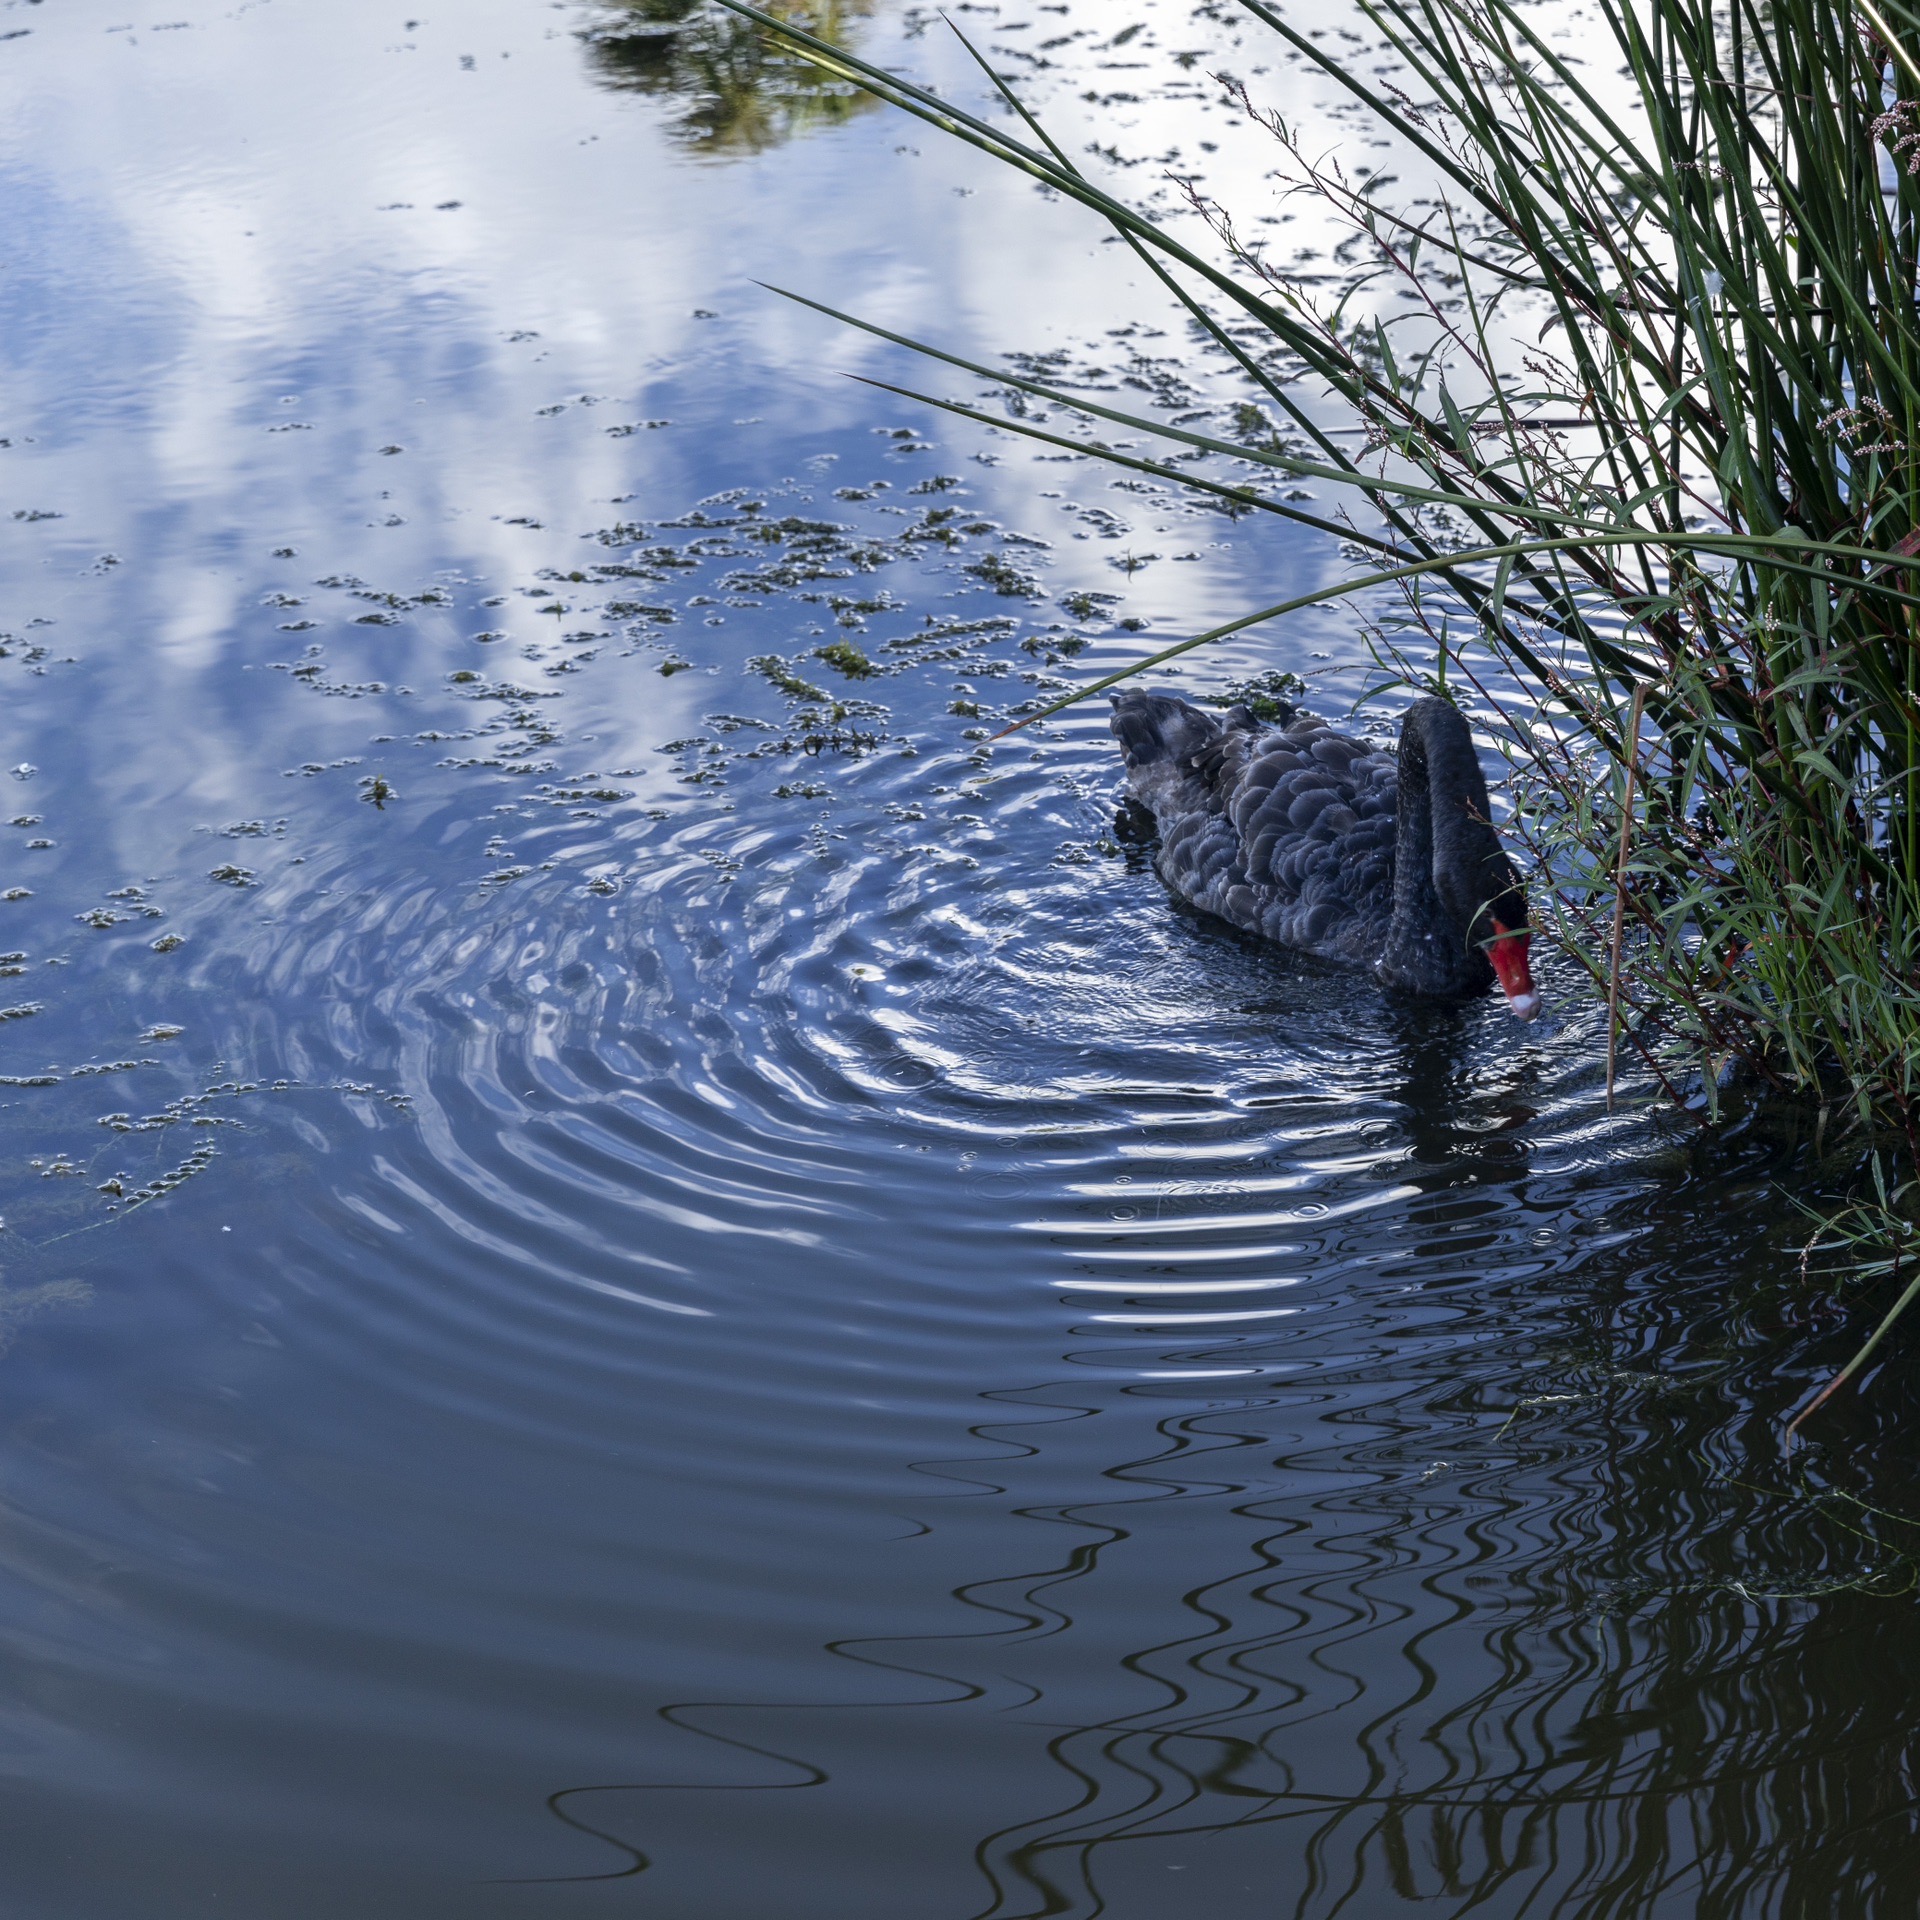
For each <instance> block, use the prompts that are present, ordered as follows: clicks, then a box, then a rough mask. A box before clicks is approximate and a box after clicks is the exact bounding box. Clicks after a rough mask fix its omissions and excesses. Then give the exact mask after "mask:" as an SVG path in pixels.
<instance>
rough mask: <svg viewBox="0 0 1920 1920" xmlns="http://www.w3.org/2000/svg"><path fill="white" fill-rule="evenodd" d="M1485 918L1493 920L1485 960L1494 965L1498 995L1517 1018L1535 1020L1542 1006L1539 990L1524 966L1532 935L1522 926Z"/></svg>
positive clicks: (1531, 973) (1530, 970)
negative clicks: (1504, 1000) (1505, 998)
mask: <svg viewBox="0 0 1920 1920" xmlns="http://www.w3.org/2000/svg"><path fill="white" fill-rule="evenodd" d="M1487 917H1488V918H1489V919H1490V920H1493V938H1492V939H1491V940H1489V941H1487V942H1486V950H1487V958H1488V959H1489V960H1490V961H1491V962H1492V963H1493V972H1494V977H1495V978H1496V979H1497V980H1498V981H1499V982H1500V991H1501V992H1502V993H1504V994H1505V995H1506V996H1507V1005H1508V1006H1509V1007H1510V1008H1511V1009H1512V1010H1513V1012H1514V1014H1515V1016H1516V1017H1517V1018H1519V1019H1521V1020H1533V1019H1537V1018H1538V1017H1539V1013H1540V1008H1541V1005H1542V1002H1541V999H1540V990H1539V989H1538V988H1537V987H1536V986H1535V985H1534V984H1533V969H1532V968H1531V967H1529V966H1528V965H1527V947H1528V945H1529V944H1530V943H1531V941H1532V939H1533V934H1532V931H1531V930H1530V929H1529V928H1527V927H1524V926H1519V927H1509V926H1505V925H1503V924H1502V923H1501V922H1500V921H1499V920H1498V919H1496V918H1494V916H1493V915H1491V914H1489V915H1488V916H1487Z"/></svg>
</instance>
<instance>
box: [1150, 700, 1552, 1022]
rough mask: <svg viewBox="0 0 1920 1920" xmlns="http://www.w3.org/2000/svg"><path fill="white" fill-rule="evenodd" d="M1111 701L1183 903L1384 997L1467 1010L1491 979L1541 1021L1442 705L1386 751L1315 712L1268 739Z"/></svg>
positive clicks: (1454, 729)
mask: <svg viewBox="0 0 1920 1920" xmlns="http://www.w3.org/2000/svg"><path fill="white" fill-rule="evenodd" d="M1112 699H1113V722H1112V725H1113V732H1114V737H1115V738H1116V739H1117V740H1118V741H1119V742H1120V752H1121V755H1122V757H1123V758H1124V759H1125V760H1126V763H1127V780H1128V784H1129V786H1130V787H1131V788H1132V791H1133V794H1134V797H1135V799H1136V800H1138V801H1139V803H1140V804H1141V805H1142V806H1144V807H1145V808H1146V809H1147V810H1148V812H1150V813H1151V814H1152V815H1153V818H1154V821H1155V823H1156V825H1157V826H1158V828H1159V831H1160V854H1159V867H1160V873H1161V876H1162V877H1163V878H1164V879H1165V881H1166V883H1167V885H1168V886H1169V887H1171V888H1172V889H1173V891H1174V892H1175V893H1177V894H1179V895H1180V896H1181V898H1183V899H1185V900H1188V901H1190V902H1191V903H1192V904H1193V905H1194V906H1196V907H1201V908H1204V909H1205V910H1206V911H1207V912H1208V913H1214V914H1218V915H1219V917H1220V918H1221V919H1222V920H1226V921H1230V922H1231V923H1232V924H1233V925H1234V926H1236V927H1242V928H1244V929H1246V931H1248V932H1249V933H1256V934H1259V935H1261V936H1262V937H1263V938H1265V939H1268V940H1272V941H1274V942H1276V943H1277V944H1278V945H1280V946H1283V947H1294V948H1297V949H1298V950H1299V951H1300V952H1302V953H1310V954H1313V955H1315V956H1317V957H1318V958H1319V959H1322V960H1331V961H1333V962H1334V963H1336V964H1337V965H1340V966H1348V967H1364V968H1365V969H1366V970H1367V971H1368V972H1369V973H1371V974H1372V975H1373V977H1374V978H1375V979H1376V980H1378V981H1379V982H1380V983H1381V984H1382V985H1383V986H1388V987H1398V988H1401V989H1402V990H1404V991H1406V992H1409V993H1418V994H1425V995H1427V996H1429V997H1431V998H1435V999H1444V1000H1458V999H1465V998H1466V997H1467V996H1469V995H1471V994H1479V993H1484V992H1485V991H1486V990H1487V989H1488V988H1489V987H1490V986H1492V985H1493V983H1494V980H1495V979H1496V977H1497V978H1498V980H1499V983H1500V985H1501V987H1502V988H1503V989H1504V990H1505V992H1506V996H1507V1004H1508V1005H1509V1006H1510V1007H1511V1008H1512V1009H1513V1011H1514V1012H1515V1013H1516V1014H1518V1015H1519V1016H1520V1018H1521V1019H1522V1020H1531V1019H1532V1018H1533V1017H1534V1016H1535V1015H1536V1014H1537V1013H1538V1012H1539V1011H1540V996H1539V994H1538V993H1537V992H1535V990H1534V985H1533V976H1532V974H1531V973H1530V972H1529V970H1528V967H1527V943H1528V941H1529V940H1530V939H1531V937H1532V936H1531V934H1530V933H1529V932H1528V930H1527V901H1526V896H1525V895H1524V894H1523V893H1522V892H1521V891H1520V883H1519V882H1518V881H1517V880H1516V879H1515V878H1514V873H1513V869H1512V867H1510V866H1509V865H1508V864H1507V857H1506V855H1505V854H1504V853H1503V852H1501V850H1500V840H1499V836H1498V835H1497V834H1496V833H1495V832H1494V830H1493V827H1492V825H1491V824H1490V810H1489V808H1488V805H1487V784H1486V781H1485V780H1484V779H1482V778H1481V774H1480V761H1479V757H1478V755H1477V754H1476V753H1475V752H1474V748H1473V739H1472V736H1471V735H1470V734H1469V733H1468V731H1467V723H1466V721H1465V720H1464V719H1462V718H1461V716H1460V714H1459V713H1458V712H1457V711H1456V710H1455V709H1454V708H1453V707H1450V706H1449V705H1448V704H1447V703H1446V702H1445V701H1444V700H1433V699H1425V700H1416V701H1415V702H1414V703H1413V705H1412V706H1411V707H1409V708H1408V709H1407V716H1406V718H1405V720H1404V721H1402V722H1401V726H1400V751H1399V752H1398V753H1397V754H1394V753H1386V752H1383V751H1382V750H1381V749H1380V748H1378V747H1375V746H1369V745H1368V744H1367V742H1365V741H1364V740H1355V739H1352V738H1350V737H1349V736H1348V735H1346V734H1343V733H1336V732H1335V731H1334V730H1333V728H1332V727H1330V726H1328V725H1327V723H1326V722H1325V721H1324V720H1320V719H1317V718H1315V717H1314V716H1313V715H1311V714H1299V715H1297V716H1295V717H1293V718H1291V719H1289V720H1288V721H1287V723H1286V724H1285V725H1282V726H1278V727H1267V726H1263V725H1262V724H1261V723H1260V722H1259V721H1258V720H1256V719H1255V718H1254V717H1253V715H1252V714H1251V713H1249V712H1248V711H1247V709H1246V708H1245V707H1234V708H1231V709H1230V710H1229V711H1228V712H1226V713H1224V714H1211V713H1205V712H1202V711H1201V709H1200V708H1198V707H1195V706H1190V705H1189V704H1188V703H1187V702H1186V701H1184V700H1179V699H1175V698H1174V697H1173V696H1172V695H1171V694H1165V693H1142V692H1136V691H1131V690H1129V691H1127V692H1124V693H1116V694H1114V695H1113V696H1112Z"/></svg>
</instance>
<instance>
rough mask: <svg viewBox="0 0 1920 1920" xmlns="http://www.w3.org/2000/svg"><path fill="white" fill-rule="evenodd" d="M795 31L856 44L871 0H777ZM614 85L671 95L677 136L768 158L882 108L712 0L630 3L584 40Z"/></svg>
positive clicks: (773, 3)
mask: <svg viewBox="0 0 1920 1920" xmlns="http://www.w3.org/2000/svg"><path fill="white" fill-rule="evenodd" d="M769 5H770V9H771V11H772V12H774V13H777V14H779V15H780V16H781V17H782V18H783V19H787V20H791V21H792V22H794V24H795V25H797V26H801V27H804V28H806V29H807V31H808V32H810V33H815V34H818V35H819V36H820V37H821V38H823V39H827V40H832V41H833V42H835V43H836V44H837V45H841V46H851V45H852V44H854V43H853V38H852V35H851V31H850V29H851V27H852V25H853V22H854V21H855V20H856V19H858V18H860V17H861V16H863V15H865V14H867V13H868V12H870V11H871V8H872V0H769ZM581 37H582V38H583V39H584V40H585V41H586V43H587V45H588V47H589V48H590V49H591V51H592V56H593V65H594V70H595V72H596V73H597V74H598V76H599V78H600V79H601V80H603V81H604V82H605V83H606V84H607V85H608V86H612V87H622V88H626V89H628V90H630V91H633V92H637V93H656V94H669V95H673V96H675V97H677V98H678V99H679V100H680V101H681V103H682V105H681V109H680V112H679V115H678V117H677V119H676V121H675V123H674V124H675V131H676V132H677V133H678V134H679V135H680V137H681V138H682V139H684V140H687V141H688V142H690V143H691V144H693V145H696V146H701V147H707V148H711V149H713V150H715V151H718V152H736V153H759V152H761V151H763V150H764V149H766V148H768V147H773V146H778V145H779V144H780V142H781V141H783V140H788V139H791V138H792V137H793V136H794V135H795V134H798V133H805V132H807V131H809V130H810V129H812V128H815V127H823V126H837V125H838V124H839V123H840V122H841V121H843V120H847V119H850V118H851V117H852V116H853V115H854V114H856V113H861V112H864V111H865V110H866V109H867V108H869V107H872V106H874V105H875V104H876V102H875V101H874V99H873V97H872V95H870V94H866V93H862V92H860V91H859V90H858V89H857V88H854V87H850V86H848V85H847V84H846V82H844V81H842V80H837V79H835V78H833V77H832V76H831V75H829V74H826V73H823V72H822V71H821V69H820V68H818V67H816V66H814V65H813V64H812V63H811V62H809V61H806V60H802V59H800V58H799V57H797V56H796V55H795V54H793V53H792V52H791V51H789V50H787V49H786V48H783V47H781V46H779V45H777V44H772V43H770V42H769V40H768V37H767V35H766V34H765V33H764V32H763V31H762V30H761V29H760V28H759V27H756V26H755V25H753V23H752V22H751V21H748V20H743V19H741V18H740V16H739V15H738V14H733V13H729V12H727V11H726V10H725V9H724V8H722V7H717V6H714V5H713V4H711V0H623V4H621V6H620V7H619V10H618V11H616V12H615V13H613V14H612V15H611V16H609V17H608V18H607V19H605V20H603V21H601V22H600V23H598V24H597V25H595V26H593V27H591V28H589V29H588V30H587V31H586V32H585V33H584V34H583V35H582V36H581Z"/></svg>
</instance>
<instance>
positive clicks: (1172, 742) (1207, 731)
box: [1108, 687, 1221, 775]
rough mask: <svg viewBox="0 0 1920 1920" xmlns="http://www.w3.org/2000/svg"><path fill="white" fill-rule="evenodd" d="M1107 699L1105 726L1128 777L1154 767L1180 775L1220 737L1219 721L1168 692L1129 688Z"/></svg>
mask: <svg viewBox="0 0 1920 1920" xmlns="http://www.w3.org/2000/svg"><path fill="white" fill-rule="evenodd" d="M1108 698H1109V699H1111V700H1112V702H1113V718H1112V719H1111V721H1109V723H1108V724H1109V725H1110V726H1111V727H1112V728H1113V737H1114V738H1115V739H1116V740H1118V741H1119V742H1120V757H1121V758H1122V759H1123V760H1124V761H1125V762H1126V763H1127V771H1128V772H1129V773H1131V774H1135V775H1139V774H1141V773H1144V772H1146V771H1147V770H1148V769H1149V768H1155V767H1157V768H1163V769H1166V770H1167V771H1174V770H1178V771H1179V772H1181V773H1184V772H1186V771H1187V770H1188V769H1189V768H1190V767H1191V766H1192V765H1193V762H1194V757H1195V756H1196V755H1197V754H1200V753H1203V752H1204V751H1205V750H1206V749H1207V748H1208V747H1210V746H1211V745H1212V744H1213V742H1214V741H1215V740H1216V739H1217V738H1218V737H1219V735H1220V731H1221V722H1220V721H1219V720H1218V719H1216V718H1215V717H1214V715H1212V714H1210V713H1203V712H1202V711H1201V710H1200V709H1199V708H1198V707H1195V706H1190V705H1189V704H1188V703H1187V702H1186V701H1184V700H1181V699H1178V698H1176V697H1175V696H1174V695H1173V694H1170V693H1145V692H1142V691H1140V690H1139V689H1137V688H1134V687H1129V688H1127V689H1126V690H1125V691H1124V692H1122V693H1115V694H1110V695H1109V696H1108Z"/></svg>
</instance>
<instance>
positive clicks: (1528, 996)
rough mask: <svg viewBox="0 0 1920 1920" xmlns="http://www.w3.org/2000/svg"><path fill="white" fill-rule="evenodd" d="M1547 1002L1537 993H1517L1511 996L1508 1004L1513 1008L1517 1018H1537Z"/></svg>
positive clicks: (1514, 1015)
mask: <svg viewBox="0 0 1920 1920" xmlns="http://www.w3.org/2000/svg"><path fill="white" fill-rule="evenodd" d="M1544 1004H1545V1003H1544V1002H1543V1001H1542V1000H1541V998H1540V996H1539V995H1538V994H1537V993H1516V994H1513V995H1511V996H1509V998H1508V1000H1507V1005H1508V1006H1509V1007H1511V1008H1512V1009H1513V1017H1514V1018H1515V1019H1516V1020H1537V1019H1539V1017H1540V1009H1541V1007H1542V1006H1543V1005H1544Z"/></svg>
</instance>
